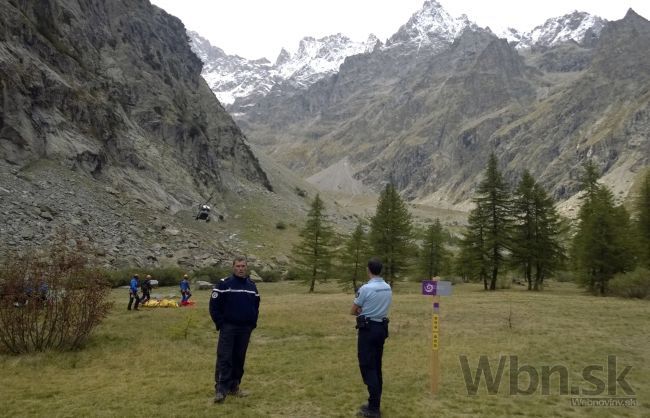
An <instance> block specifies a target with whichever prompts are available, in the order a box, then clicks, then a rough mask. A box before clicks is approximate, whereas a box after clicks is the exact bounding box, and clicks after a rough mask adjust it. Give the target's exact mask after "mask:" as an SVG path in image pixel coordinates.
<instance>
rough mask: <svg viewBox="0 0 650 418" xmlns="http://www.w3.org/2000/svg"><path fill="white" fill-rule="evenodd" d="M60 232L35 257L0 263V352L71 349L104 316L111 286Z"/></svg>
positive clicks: (86, 250)
mask: <svg viewBox="0 0 650 418" xmlns="http://www.w3.org/2000/svg"><path fill="white" fill-rule="evenodd" d="M70 242H72V240H70V239H69V237H68V236H67V234H66V233H65V232H62V233H58V235H57V236H56V237H55V238H54V239H53V240H52V241H51V243H50V244H49V246H48V247H46V248H44V249H43V250H41V251H40V252H39V253H36V252H35V251H30V252H27V253H25V254H22V255H18V254H13V255H12V256H11V257H9V258H7V259H6V260H5V261H4V262H3V263H2V264H0V347H2V348H4V349H5V350H7V351H9V352H11V353H14V354H20V353H29V352H34V351H44V350H48V349H54V350H61V351H64V350H75V349H79V348H81V347H82V346H83V345H84V343H85V342H86V341H87V340H88V338H89V337H90V334H91V332H92V331H93V329H94V328H95V327H96V326H97V325H99V323H100V322H101V320H102V319H103V318H104V317H106V315H107V314H108V311H109V310H110V308H111V306H112V304H111V303H110V302H108V296H109V294H110V286H109V283H108V281H107V280H106V276H105V275H104V274H102V272H101V271H100V270H98V269H96V268H94V265H93V264H94V263H93V262H92V261H91V259H90V258H89V256H88V255H89V254H92V252H91V251H89V247H88V246H87V245H84V244H83V243H81V241H79V240H77V241H75V244H74V245H71V244H69V243H70Z"/></svg>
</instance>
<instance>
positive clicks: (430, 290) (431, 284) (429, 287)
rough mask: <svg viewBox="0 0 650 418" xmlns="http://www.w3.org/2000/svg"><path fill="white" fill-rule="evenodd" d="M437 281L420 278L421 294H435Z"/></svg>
mask: <svg viewBox="0 0 650 418" xmlns="http://www.w3.org/2000/svg"><path fill="white" fill-rule="evenodd" d="M437 287H438V282H437V281H435V280H422V294H423V295H435V294H436V289H437Z"/></svg>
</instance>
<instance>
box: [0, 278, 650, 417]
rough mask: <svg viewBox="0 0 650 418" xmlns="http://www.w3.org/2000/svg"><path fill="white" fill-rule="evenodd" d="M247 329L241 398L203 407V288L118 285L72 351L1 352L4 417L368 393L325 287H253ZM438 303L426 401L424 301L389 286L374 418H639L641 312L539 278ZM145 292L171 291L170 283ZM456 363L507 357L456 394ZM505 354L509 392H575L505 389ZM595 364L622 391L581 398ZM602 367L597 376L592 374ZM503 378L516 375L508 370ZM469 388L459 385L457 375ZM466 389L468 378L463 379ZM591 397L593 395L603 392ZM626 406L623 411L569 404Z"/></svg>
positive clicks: (245, 406)
mask: <svg viewBox="0 0 650 418" xmlns="http://www.w3.org/2000/svg"><path fill="white" fill-rule="evenodd" d="M259 289H260V293H261V295H262V305H261V316H260V321H259V327H258V329H256V330H255V331H254V333H253V336H252V339H251V343H250V346H249V351H248V359H247V365H246V366H247V368H246V374H245V376H244V382H243V384H242V387H243V388H244V389H245V390H247V391H250V392H251V396H249V397H247V398H243V399H233V398H228V399H227V400H226V402H225V403H224V404H222V405H214V404H213V403H212V399H213V395H214V394H213V373H214V362H215V347H216V339H217V332H216V331H215V329H214V326H213V325H212V322H211V321H210V318H209V315H208V310H207V304H208V301H209V296H210V292H209V291H207V290H206V291H196V292H195V293H194V297H193V299H194V300H195V301H196V305H195V306H194V307H190V308H178V309H173V308H167V309H163V308H159V309H150V310H144V309H143V310H141V311H140V312H135V311H127V310H126V304H127V301H128V294H127V290H124V289H116V290H114V291H113V292H112V295H111V297H112V299H113V300H114V301H115V306H114V308H113V310H112V311H111V313H110V315H109V317H108V318H107V319H106V320H105V322H104V323H103V324H102V325H101V326H100V327H99V328H98V329H97V331H96V332H95V334H94V335H93V336H92V338H91V340H90V342H89V344H88V346H87V347H86V348H85V349H84V350H82V351H80V352H75V353H63V354H61V353H41V354H36V355H28V356H7V355H0V369H2V370H3V373H2V374H1V375H0V392H1V396H0V399H2V404H3V407H2V409H3V414H4V415H5V416H33V417H42V416H70V417H72V416H74V417H79V416H138V417H153V416H164V417H172V416H179V417H180V416H192V417H201V416H206V417H207V416H237V417H240V416H241V417H257V416H269V417H348V416H354V414H355V412H356V410H357V408H358V406H359V405H360V404H361V403H363V402H364V401H365V398H366V396H367V394H366V390H365V387H364V386H363V384H362V381H361V377H360V375H359V369H358V366H357V361H356V337H355V330H354V321H353V318H352V317H351V316H350V315H348V311H349V308H350V305H351V302H352V298H353V295H352V294H351V293H349V292H348V293H344V292H342V291H340V290H339V289H337V288H336V287H334V285H329V284H327V285H320V286H318V285H317V288H316V290H317V292H316V293H315V294H308V293H307V292H306V290H307V288H306V287H305V286H303V285H301V284H299V283H293V282H280V283H260V284H259ZM453 291H454V293H453V295H452V296H450V297H445V298H443V300H442V302H441V314H442V316H441V318H442V319H441V351H440V353H441V367H442V382H441V390H440V392H439V394H438V395H437V396H435V397H433V396H432V395H431V394H430V393H429V387H430V383H429V370H430V351H431V300H430V297H425V296H422V295H420V294H419V293H420V286H419V284H418V283H398V284H397V285H396V293H395V296H394V304H393V307H392V310H391V329H390V333H391V334H390V338H389V339H388V340H387V342H386V346H385V354H384V398H383V416H384V417H433V416H494V417H497V416H510V415H522V416H569V417H577V416H589V417H605V416H612V415H616V416H649V415H650V365H649V364H648V361H647V360H648V358H650V345H648V335H650V321H649V320H648V318H650V304H649V303H648V301H638V300H624V299H618V298H600V297H594V296H589V295H586V294H584V293H583V292H582V291H581V290H580V289H578V288H576V287H575V286H574V285H573V284H569V283H557V282H550V283H549V286H548V288H547V289H546V290H545V291H544V292H539V293H533V292H528V291H526V290H524V289H523V288H522V287H516V288H513V289H508V290H501V291H497V292H493V293H486V292H484V291H483V290H482V289H481V286H479V285H476V284H461V285H457V286H455V287H454V290H453ZM153 293H154V295H155V294H159V295H161V296H167V295H170V294H176V295H177V294H178V292H177V289H176V288H162V289H155V290H154V292H153ZM461 356H467V360H468V364H469V366H470V367H469V369H470V371H471V375H472V377H475V376H474V375H475V373H476V368H477V365H478V362H479V357H480V356H487V359H489V362H490V366H491V368H492V373H493V377H494V376H495V374H496V372H497V370H496V369H497V365H498V362H499V357H500V356H505V357H506V360H507V361H506V362H505V368H504V371H503V376H502V379H501V383H500V385H499V386H498V390H497V391H496V392H497V393H496V394H488V393H487V390H486V384H485V376H482V377H481V381H480V384H479V387H478V393H477V394H476V395H469V394H468V384H467V382H466V377H465V376H464V373H463V367H462V366H461V364H462V362H461ZM510 356H517V357H516V358H517V361H518V368H519V370H520V373H519V374H518V377H519V382H518V388H519V390H520V391H523V390H525V389H526V388H527V387H528V386H529V383H530V382H529V380H528V374H527V373H525V372H523V371H521V370H522V366H524V365H528V366H532V367H533V368H534V369H536V370H537V371H538V372H539V371H542V370H543V368H544V367H552V366H564V367H565V368H566V369H568V378H569V383H570V385H571V386H575V387H577V388H579V389H580V390H582V391H583V392H582V395H568V394H562V395H561V394H560V386H559V383H558V382H559V379H558V376H557V374H555V375H553V376H552V377H551V379H550V388H548V389H549V390H548V394H544V393H543V389H542V386H543V385H542V384H541V382H540V385H539V386H538V387H537V389H536V390H535V391H533V393H532V394H530V395H526V394H518V395H517V394H511V393H510V392H511V388H510V385H509V383H511V382H510V373H509V366H510V365H512V360H513V357H510ZM608 356H616V361H617V370H618V371H617V375H619V376H620V375H621V374H622V372H623V370H624V369H625V367H626V366H630V370H629V373H628V374H627V375H626V376H625V377H624V379H625V381H626V382H627V383H628V384H629V386H630V387H631V389H633V391H634V392H635V394H634V395H627V394H626V393H625V392H624V391H623V389H622V387H621V385H618V386H616V385H614V387H613V388H611V389H612V390H615V394H614V395H607V393H606V390H605V393H604V394H602V395H586V394H585V392H586V391H588V390H594V385H592V384H591V383H589V382H588V381H585V380H584V379H583V374H582V373H583V370H585V368H587V367H589V366H595V367H596V368H597V369H595V370H596V371H594V372H593V373H592V376H593V377H596V378H598V379H601V380H604V381H606V380H607V367H608ZM600 367H602V368H603V369H602V370H601V369H599V368H600ZM515 374H516V373H515ZM470 380H471V379H470ZM470 386H471V382H470ZM603 390H604V389H603ZM593 397H597V398H599V399H601V398H608V399H609V398H633V399H634V402H635V403H636V406H633V407H622V406H617V407H603V406H578V405H574V404H572V399H575V398H578V399H587V398H593Z"/></svg>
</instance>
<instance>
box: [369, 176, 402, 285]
mask: <svg viewBox="0 0 650 418" xmlns="http://www.w3.org/2000/svg"><path fill="white" fill-rule="evenodd" d="M411 239H412V238H411V214H410V213H409V211H408V209H407V207H406V204H405V203H404V201H403V200H402V198H401V197H400V195H399V193H398V192H397V189H396V188H395V186H394V185H393V184H392V183H388V184H386V187H385V188H384V190H383V191H382V192H381V195H380V196H379V201H378V203H377V211H376V212H375V215H374V216H373V217H372V218H371V220H370V240H371V243H372V248H373V250H374V252H375V254H374V255H376V256H378V257H379V258H381V260H382V261H383V263H384V272H383V274H384V277H385V278H387V279H388V281H389V283H390V285H391V286H392V285H393V282H394V280H395V277H396V275H397V274H398V273H399V272H400V271H402V270H403V269H404V268H405V267H406V266H407V264H408V261H409V260H408V259H409V252H410V250H411Z"/></svg>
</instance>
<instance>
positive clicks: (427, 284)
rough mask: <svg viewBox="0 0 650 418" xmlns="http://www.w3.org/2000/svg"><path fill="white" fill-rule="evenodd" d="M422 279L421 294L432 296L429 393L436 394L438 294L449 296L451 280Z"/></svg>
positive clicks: (438, 369)
mask: <svg viewBox="0 0 650 418" xmlns="http://www.w3.org/2000/svg"><path fill="white" fill-rule="evenodd" d="M437 279H438V278H437V277H432V280H423V281H422V294H423V295H431V296H433V315H432V317H431V393H432V394H434V395H436V394H437V393H438V387H439V386H440V296H451V282H448V281H441V280H437Z"/></svg>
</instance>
